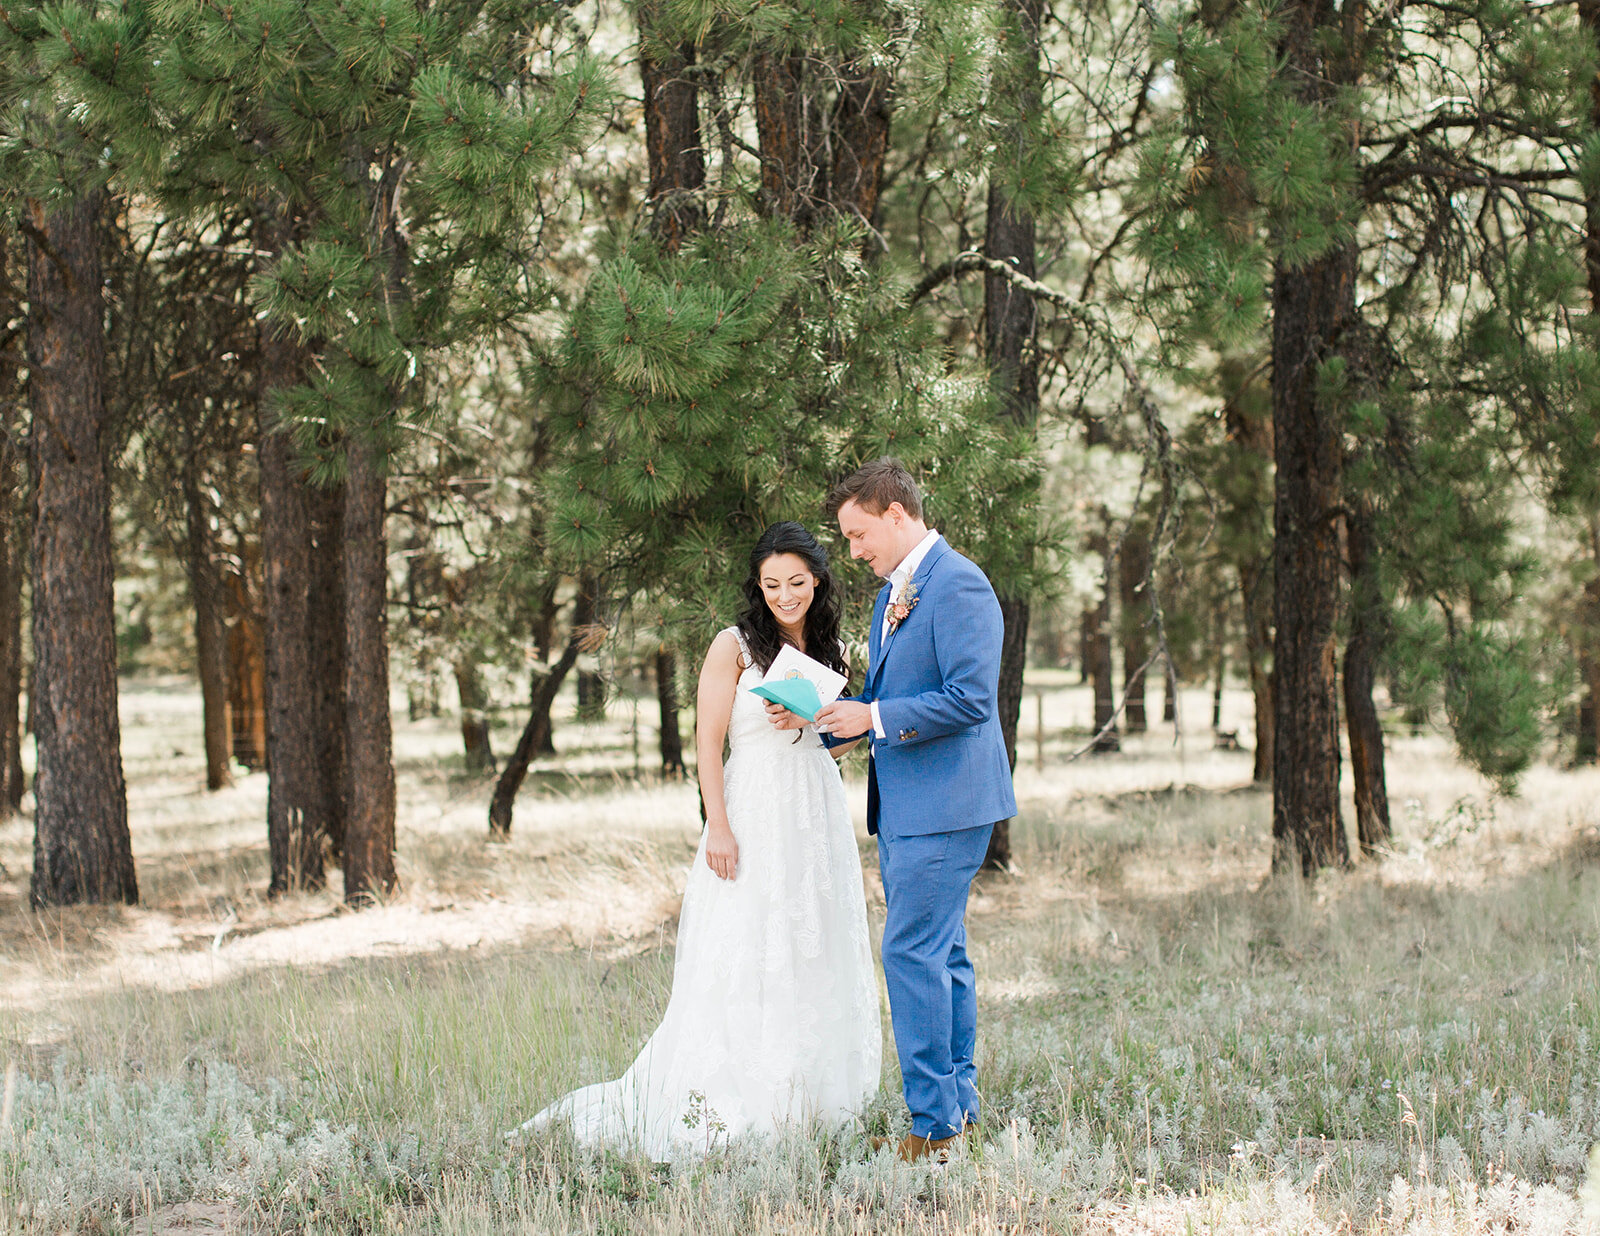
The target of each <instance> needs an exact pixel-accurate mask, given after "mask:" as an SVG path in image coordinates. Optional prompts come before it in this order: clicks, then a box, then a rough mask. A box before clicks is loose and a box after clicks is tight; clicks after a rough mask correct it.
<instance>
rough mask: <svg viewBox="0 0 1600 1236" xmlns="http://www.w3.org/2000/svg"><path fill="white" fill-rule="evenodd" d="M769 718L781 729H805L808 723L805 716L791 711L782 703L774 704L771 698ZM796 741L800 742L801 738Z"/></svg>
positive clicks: (769, 701)
mask: <svg viewBox="0 0 1600 1236" xmlns="http://www.w3.org/2000/svg"><path fill="white" fill-rule="evenodd" d="M767 720H768V721H771V722H772V724H773V725H775V726H777V727H778V728H779V729H780V730H798V729H804V728H805V726H806V725H807V724H808V722H807V721H806V719H805V718H804V717H802V716H800V715H798V714H797V713H792V712H790V711H789V710H788V709H787V708H785V707H784V706H783V705H782V704H774V703H773V702H772V701H771V700H768V701H767ZM795 741H796V742H798V741H799V739H796V740H795Z"/></svg>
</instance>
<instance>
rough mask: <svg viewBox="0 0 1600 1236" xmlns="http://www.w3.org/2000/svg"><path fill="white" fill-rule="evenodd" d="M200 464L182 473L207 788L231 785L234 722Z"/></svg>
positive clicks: (190, 465) (192, 462)
mask: <svg viewBox="0 0 1600 1236" xmlns="http://www.w3.org/2000/svg"><path fill="white" fill-rule="evenodd" d="M199 467H200V465H199V461H198V460H197V459H195V458H194V454H193V451H192V450H191V451H190V452H189V456H188V458H187V459H186V460H185V461H184V467H183V505H184V522H185V531H186V533H187V545H186V548H187V550H188V559H189V561H188V564H187V565H188V568H189V596H190V600H191V601H192V602H193V604H194V644H195V654H196V660H197V661H198V663H199V666H198V668H199V672H200V707H201V718H202V719H201V728H202V730H203V733H204V736H205V751H206V788H207V789H208V790H220V789H223V788H224V787H226V786H230V785H232V784H233V769H232V766H231V764H232V757H233V743H232V737H233V735H232V722H231V721H230V720H229V717H228V646H227V645H228V629H227V621H226V619H225V617H224V614H223V605H224V602H223V596H222V580H221V572H220V571H219V569H218V567H217V559H216V553H215V549H214V546H213V543H212V541H213V538H212V535H211V509H210V505H209V504H208V502H207V500H206V497H205V492H204V490H203V489H202V488H201V484H200V474H199Z"/></svg>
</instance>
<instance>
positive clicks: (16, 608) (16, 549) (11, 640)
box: [0, 460, 28, 820]
mask: <svg viewBox="0 0 1600 1236" xmlns="http://www.w3.org/2000/svg"><path fill="white" fill-rule="evenodd" d="M12 467H13V468H15V467H16V461H15V460H13V462H12ZM6 510H7V516H6V524H7V527H6V528H5V529H4V530H3V531H0V552H3V553H4V555H5V563H4V569H3V571H0V640H3V641H4V646H3V647H0V820H3V819H6V818H8V817H9V816H11V815H14V814H15V813H16V812H18V811H21V810H22V796H23V794H25V793H26V792H27V789H28V785H27V777H26V776H25V775H24V773H23V771H22V717H21V702H22V582H23V575H24V573H25V570H26V567H25V565H24V564H25V562H26V559H27V529H26V528H25V527H23V517H24V515H25V513H26V510H25V507H24V503H23V495H22V494H20V493H18V492H16V491H15V490H13V492H11V493H10V494H8V495H7V497H6Z"/></svg>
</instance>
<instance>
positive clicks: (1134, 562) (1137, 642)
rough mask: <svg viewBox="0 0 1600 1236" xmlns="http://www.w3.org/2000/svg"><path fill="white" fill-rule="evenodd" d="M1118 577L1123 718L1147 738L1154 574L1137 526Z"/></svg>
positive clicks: (1125, 540) (1119, 564) (1125, 548)
mask: <svg viewBox="0 0 1600 1236" xmlns="http://www.w3.org/2000/svg"><path fill="white" fill-rule="evenodd" d="M1117 567H1118V571H1117V575H1118V579H1119V581H1120V583H1121V592H1122V596H1121V601H1122V690H1123V693H1124V694H1125V695H1126V696H1127V703H1126V704H1124V705H1123V711H1122V717H1123V721H1124V723H1125V724H1126V725H1127V728H1128V733H1130V734H1143V733H1144V732H1145V731H1146V730H1148V729H1149V728H1150V724H1149V722H1148V720H1147V719H1146V717H1145V683H1146V679H1147V677H1148V675H1147V673H1146V671H1145V668H1144V663H1145V662H1146V661H1147V660H1148V659H1149V657H1150V640H1149V637H1148V634H1147V633H1146V631H1145V618H1146V616H1147V615H1148V614H1149V611H1150V606H1149V604H1148V603H1147V602H1146V600H1145V591H1144V589H1145V577H1146V576H1147V575H1149V574H1150V538H1149V537H1148V536H1147V535H1146V533H1145V530H1144V529H1143V528H1142V527H1141V526H1139V525H1138V524H1137V523H1135V524H1134V525H1133V526H1132V527H1130V528H1129V529H1128V533H1127V535H1126V536H1124V537H1123V538H1122V552H1121V553H1120V554H1118V555H1117Z"/></svg>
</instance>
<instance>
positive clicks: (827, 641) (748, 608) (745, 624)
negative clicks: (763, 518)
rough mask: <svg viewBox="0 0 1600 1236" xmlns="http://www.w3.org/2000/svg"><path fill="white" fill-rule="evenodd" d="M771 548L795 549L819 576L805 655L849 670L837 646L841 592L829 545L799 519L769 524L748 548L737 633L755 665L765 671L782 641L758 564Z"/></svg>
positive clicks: (782, 551) (788, 551)
mask: <svg viewBox="0 0 1600 1236" xmlns="http://www.w3.org/2000/svg"><path fill="white" fill-rule="evenodd" d="M775 554H793V555H794V556H795V557H797V558H799V559H800V560H801V561H802V562H804V563H805V564H806V570H808V571H810V572H811V574H812V575H814V576H816V579H817V586H816V590H815V592H813V593H812V597H811V608H810V609H809V610H807V611H806V623H805V633H806V655H807V656H810V657H813V658H815V659H816V660H818V661H821V662H822V663H823V664H824V665H826V666H827V667H828V668H829V669H832V670H837V671H838V672H839V673H841V674H846V675H847V674H849V672H850V671H849V668H848V667H847V666H846V665H845V660H844V653H843V652H841V651H840V648H839V594H838V589H837V588H836V587H835V586H834V581H833V572H832V571H831V570H829V569H828V551H827V550H825V549H823V548H822V546H821V545H820V544H819V543H818V541H817V538H816V537H814V536H812V535H811V533H809V532H807V531H806V529H805V528H804V527H803V526H802V525H800V524H797V523H794V522H792V521H790V520H785V521H784V522H783V523H779V524H773V525H772V526H771V527H770V528H768V529H767V530H766V531H765V532H763V533H762V534H761V539H760V540H758V541H757V542H756V543H755V548H754V549H752V550H751V551H750V573H749V574H748V575H746V576H745V581H744V612H743V613H742V614H740V615H739V634H741V635H743V636H744V642H745V646H746V647H748V648H749V649H750V655H751V656H752V657H754V658H755V663H756V665H757V667H758V668H759V669H760V670H761V672H762V673H763V674H765V673H766V672H767V670H768V669H769V668H770V667H771V666H772V659H773V658H774V657H776V656H777V655H778V650H779V649H781V648H782V647H783V644H784V639H783V633H782V632H781V631H780V630H779V629H778V619H777V618H776V617H775V616H774V615H773V613H772V609H771V607H770V606H769V605H768V604H767V598H766V594H765V593H763V592H762V591H761V567H762V564H763V563H765V562H766V560H767V559H768V558H771V557H773V556H774V555H775Z"/></svg>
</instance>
